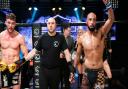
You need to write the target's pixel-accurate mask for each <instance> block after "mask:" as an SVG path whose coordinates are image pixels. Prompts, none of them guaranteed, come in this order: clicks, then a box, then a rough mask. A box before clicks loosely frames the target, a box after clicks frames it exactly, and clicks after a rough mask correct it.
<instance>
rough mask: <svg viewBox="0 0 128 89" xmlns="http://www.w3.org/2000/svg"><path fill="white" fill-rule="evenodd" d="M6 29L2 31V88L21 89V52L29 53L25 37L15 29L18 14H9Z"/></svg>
mask: <svg viewBox="0 0 128 89" xmlns="http://www.w3.org/2000/svg"><path fill="white" fill-rule="evenodd" d="M5 25H6V29H5V30H4V31H2V32H1V33H0V47H1V56H2V57H1V61H0V72H1V83H2V89H9V88H10V86H11V87H12V89H20V82H19V81H20V76H19V75H20V70H18V71H16V70H17V68H18V65H17V64H16V63H19V62H20V57H19V52H20V50H21V51H22V52H23V54H24V56H26V55H27V54H28V50H27V47H26V45H25V39H24V37H23V36H22V35H21V34H19V33H18V32H17V31H16V30H15V26H16V16H15V14H13V13H10V14H7V16H6V21H5Z"/></svg>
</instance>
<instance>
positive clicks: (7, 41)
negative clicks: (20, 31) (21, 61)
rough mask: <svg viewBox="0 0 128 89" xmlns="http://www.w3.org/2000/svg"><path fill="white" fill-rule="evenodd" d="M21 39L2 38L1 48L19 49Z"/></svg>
mask: <svg viewBox="0 0 128 89" xmlns="http://www.w3.org/2000/svg"><path fill="white" fill-rule="evenodd" d="M19 44H20V43H19V40H18V39H17V38H2V39H1V48H2V49H7V48H12V49H17V48H18V47H19Z"/></svg>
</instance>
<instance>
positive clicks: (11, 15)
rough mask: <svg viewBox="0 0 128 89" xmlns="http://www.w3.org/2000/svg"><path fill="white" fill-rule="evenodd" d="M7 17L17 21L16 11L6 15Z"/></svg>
mask: <svg viewBox="0 0 128 89" xmlns="http://www.w3.org/2000/svg"><path fill="white" fill-rule="evenodd" d="M6 19H11V20H14V21H16V15H15V14H14V13H9V14H7V15H6Z"/></svg>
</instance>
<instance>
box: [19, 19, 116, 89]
mask: <svg viewBox="0 0 128 89" xmlns="http://www.w3.org/2000/svg"><path fill="white" fill-rule="evenodd" d="M115 22H116V21H115ZM101 23H102V24H103V23H104V21H97V24H101ZM63 24H66V23H63ZM63 24H57V26H63ZM68 24H69V25H70V26H86V23H85V22H79V23H68ZM17 27H32V45H33V48H34V47H35V45H36V44H37V40H38V38H39V36H40V35H41V33H42V32H41V27H46V23H33V24H27V23H17ZM33 60H34V77H33V89H40V85H39V76H40V75H39V72H40V71H39V68H40V66H39V63H40V53H37V54H36V56H35V57H34V59H33Z"/></svg>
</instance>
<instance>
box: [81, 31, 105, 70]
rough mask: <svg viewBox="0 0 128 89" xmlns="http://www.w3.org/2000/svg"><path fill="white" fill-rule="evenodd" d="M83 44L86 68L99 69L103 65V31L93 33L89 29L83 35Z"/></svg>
mask: <svg viewBox="0 0 128 89" xmlns="http://www.w3.org/2000/svg"><path fill="white" fill-rule="evenodd" d="M81 45H82V47H83V50H84V54H85V56H86V57H85V62H84V66H85V68H86V67H87V68H90V69H98V68H101V67H102V66H103V60H102V58H103V57H102V56H103V49H104V37H102V36H101V32H95V33H94V34H91V33H90V32H89V31H87V32H85V33H84V34H83V35H82V36H81Z"/></svg>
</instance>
